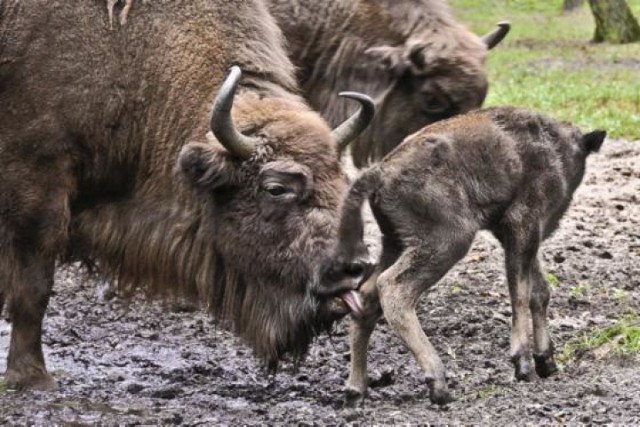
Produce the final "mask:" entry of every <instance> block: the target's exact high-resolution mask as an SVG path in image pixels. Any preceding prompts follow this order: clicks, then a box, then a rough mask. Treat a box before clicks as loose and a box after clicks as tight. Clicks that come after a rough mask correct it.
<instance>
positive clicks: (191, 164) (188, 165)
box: [178, 143, 237, 190]
mask: <svg viewBox="0 0 640 427" xmlns="http://www.w3.org/2000/svg"><path fill="white" fill-rule="evenodd" d="M178 170H179V172H180V173H182V175H183V176H184V178H185V179H186V180H187V182H189V184H191V185H192V186H194V187H195V188H198V189H202V190H215V189H218V188H220V187H223V186H225V185H230V184H232V183H233V182H234V181H235V176H236V175H237V172H236V171H237V169H236V165H235V163H234V161H233V159H231V158H230V155H229V154H228V153H227V152H226V151H221V150H218V149H216V148H215V147H214V146H212V145H210V144H201V143H191V144H187V145H185V146H184V147H182V150H181V151H180V155H179V156H178Z"/></svg>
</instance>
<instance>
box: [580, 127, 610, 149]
mask: <svg viewBox="0 0 640 427" xmlns="http://www.w3.org/2000/svg"><path fill="white" fill-rule="evenodd" d="M606 136H607V132H606V131H604V130H594V131H593V132H589V133H587V134H585V135H584V136H583V137H582V141H583V143H584V146H585V148H586V149H587V152H589V153H592V152H598V151H600V147H601V146H602V143H603V142H604V139H605V138H606Z"/></svg>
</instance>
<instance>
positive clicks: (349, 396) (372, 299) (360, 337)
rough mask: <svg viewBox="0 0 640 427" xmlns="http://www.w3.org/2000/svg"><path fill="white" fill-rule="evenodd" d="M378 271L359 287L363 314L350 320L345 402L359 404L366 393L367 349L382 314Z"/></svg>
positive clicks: (350, 404) (367, 382)
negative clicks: (349, 368)
mask: <svg viewBox="0 0 640 427" xmlns="http://www.w3.org/2000/svg"><path fill="white" fill-rule="evenodd" d="M379 274H380V272H379V271H378V270H376V272H375V273H374V274H373V275H372V276H371V277H370V278H369V279H368V280H367V281H366V282H365V283H364V284H363V285H362V286H361V287H360V290H359V291H360V295H361V297H360V298H361V301H362V307H363V315H362V316H361V317H360V318H354V319H352V320H351V326H350V344H351V370H350V372H349V379H347V389H346V397H345V404H346V405H347V406H357V405H360V404H361V403H362V402H363V400H364V397H365V396H366V394H367V387H368V385H369V377H368V375H367V351H368V349H369V339H370V338H371V333H372V332H373V329H374V328H375V326H376V323H377V322H378V319H379V318H380V316H381V315H382V312H381V310H380V303H379V301H378V291H377V289H376V280H377V278H378V275H379Z"/></svg>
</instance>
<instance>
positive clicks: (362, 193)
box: [338, 165, 382, 259]
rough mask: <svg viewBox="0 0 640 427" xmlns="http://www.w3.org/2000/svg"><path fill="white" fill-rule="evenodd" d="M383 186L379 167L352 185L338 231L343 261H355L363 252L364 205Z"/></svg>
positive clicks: (343, 208) (374, 167)
mask: <svg viewBox="0 0 640 427" xmlns="http://www.w3.org/2000/svg"><path fill="white" fill-rule="evenodd" d="M381 185H382V171H381V170H380V167H379V166H378V165H375V166H372V167H370V168H369V169H367V170H366V171H364V172H363V173H362V174H361V175H360V176H359V177H358V179H357V180H356V181H355V182H354V183H353V184H351V187H350V188H349V191H348V193H347V196H346V198H345V200H344V203H343V205H342V212H341V216H340V228H339V231H338V242H339V243H338V248H339V249H338V251H339V255H341V257H344V258H343V259H354V258H355V257H357V256H358V255H359V252H361V251H362V249H363V248H362V246H363V242H362V240H363V236H364V221H363V219H362V205H363V203H364V201H365V200H367V199H368V198H369V196H370V195H371V194H372V193H374V192H375V191H376V190H378V189H379V188H380V187H381Z"/></svg>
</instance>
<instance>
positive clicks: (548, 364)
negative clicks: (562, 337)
mask: <svg viewBox="0 0 640 427" xmlns="http://www.w3.org/2000/svg"><path fill="white" fill-rule="evenodd" d="M533 361H534V363H535V366H536V373H537V374H538V376H539V377H540V378H548V377H550V376H551V375H553V374H555V373H556V372H558V365H556V361H555V360H554V359H553V353H543V354H534V355H533Z"/></svg>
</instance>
